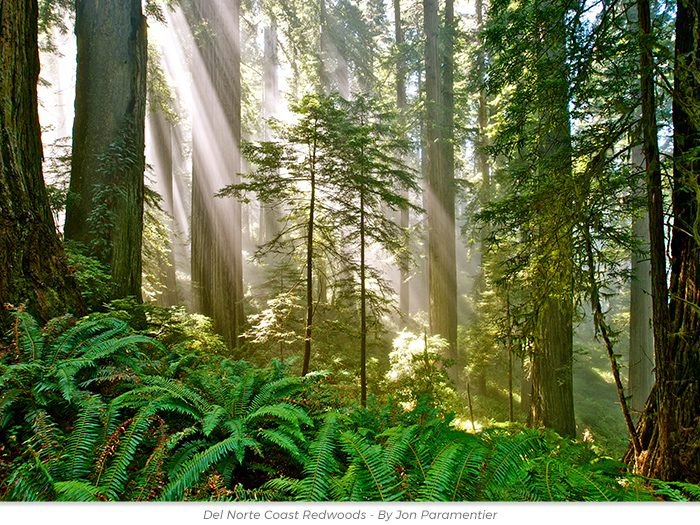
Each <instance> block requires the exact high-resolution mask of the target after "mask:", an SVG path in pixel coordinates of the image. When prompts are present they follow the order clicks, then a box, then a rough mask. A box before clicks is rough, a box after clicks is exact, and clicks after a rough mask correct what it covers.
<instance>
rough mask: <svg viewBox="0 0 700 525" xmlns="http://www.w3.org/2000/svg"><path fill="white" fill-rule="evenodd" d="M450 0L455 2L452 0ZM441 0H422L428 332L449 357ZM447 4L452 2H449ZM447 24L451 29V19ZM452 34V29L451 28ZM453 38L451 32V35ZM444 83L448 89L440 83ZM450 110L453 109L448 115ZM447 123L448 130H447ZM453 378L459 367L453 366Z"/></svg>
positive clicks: (448, 196) (448, 144)
mask: <svg viewBox="0 0 700 525" xmlns="http://www.w3.org/2000/svg"><path fill="white" fill-rule="evenodd" d="M448 3H449V4H451V2H448ZM437 4H438V3H437V0H423V8H424V31H425V94H426V99H425V105H426V128H427V140H428V144H427V168H428V208H427V212H428V226H429V233H428V258H429V263H428V272H429V277H428V279H429V283H430V285H429V286H430V293H429V295H430V308H429V317H430V332H431V334H433V335H441V336H442V337H444V338H445V339H446V340H447V342H448V344H449V350H448V357H450V358H451V359H455V360H456V357H457V271H456V261H455V221H454V216H455V208H454V152H453V149H452V148H453V145H452V141H451V137H452V126H451V123H452V118H453V117H452V116H451V111H449V110H448V111H446V110H444V108H443V103H444V100H443V99H444V97H447V103H448V104H447V105H448V106H449V107H450V108H451V107H452V86H451V78H452V62H451V61H452V49H451V44H449V45H448V44H446V46H447V51H446V53H445V58H446V67H445V69H444V70H443V74H444V77H443V78H444V80H443V82H441V75H440V69H441V61H440V56H441V55H440V53H439V49H438V48H439V46H438V5H437ZM448 7H449V6H448ZM449 13H450V10H449V9H448V19H446V23H447V24H448V25H449V28H450V29H452V24H453V19H452V18H451V17H450V14H449ZM450 34H451V31H450ZM447 40H448V42H451V37H450V38H448V39H447ZM442 85H444V88H443V87H442ZM448 113H450V114H449V115H448ZM443 127H446V128H447V129H448V131H447V132H443ZM451 376H452V378H453V379H454V378H455V371H454V370H452V371H451Z"/></svg>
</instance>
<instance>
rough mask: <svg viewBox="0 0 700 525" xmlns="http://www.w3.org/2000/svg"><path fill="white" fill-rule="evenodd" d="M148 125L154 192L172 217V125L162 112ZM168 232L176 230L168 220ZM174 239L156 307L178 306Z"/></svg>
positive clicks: (150, 118) (153, 114)
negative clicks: (152, 160)
mask: <svg viewBox="0 0 700 525" xmlns="http://www.w3.org/2000/svg"><path fill="white" fill-rule="evenodd" d="M148 124H149V129H150V136H151V140H152V148H153V154H154V157H155V161H156V163H155V165H154V172H155V179H156V188H155V189H156V191H158V193H159V194H160V196H161V197H162V198H163V201H162V207H163V210H165V211H166V212H167V213H169V214H170V215H171V216H172V217H174V216H175V203H174V197H173V193H174V191H173V182H174V181H173V145H172V124H171V123H170V122H168V120H167V118H166V117H165V115H164V114H163V112H161V111H151V112H150V113H149V115H148ZM169 222H170V224H169V227H170V229H171V230H173V231H174V230H175V229H176V227H175V225H174V221H169ZM174 243H175V239H174V238H173V237H172V236H170V238H169V239H168V244H169V246H170V252H169V253H168V260H167V265H165V264H164V265H163V267H162V268H160V275H162V276H163V282H162V284H163V287H164V289H163V293H161V294H160V295H158V297H157V298H156V302H157V304H158V305H159V306H172V305H175V304H177V303H178V295H177V278H176V274H175V252H174V250H173V249H172V247H173V245H174Z"/></svg>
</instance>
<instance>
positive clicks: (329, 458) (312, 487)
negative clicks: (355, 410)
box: [296, 413, 339, 501]
mask: <svg viewBox="0 0 700 525" xmlns="http://www.w3.org/2000/svg"><path fill="white" fill-rule="evenodd" d="M338 418H339V416H338V415H337V414H335V413H330V414H328V415H326V416H325V418H324V420H325V421H324V424H323V426H322V427H321V428H320V430H319V432H318V434H317V435H316V438H315V439H314V440H313V441H312V442H311V444H310V445H309V459H308V461H307V463H306V464H305V465H304V475H305V478H304V479H303V480H302V481H301V483H299V485H298V492H297V493H296V494H297V499H300V500H305V501H324V500H325V499H326V498H327V497H328V494H329V490H330V487H331V476H332V475H333V474H334V473H335V472H336V471H337V468H338V464H337V462H336V460H335V457H334V453H335V450H336V445H337V435H338V432H339V429H338V423H339V419H338Z"/></svg>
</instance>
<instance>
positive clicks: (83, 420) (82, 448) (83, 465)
mask: <svg viewBox="0 0 700 525" xmlns="http://www.w3.org/2000/svg"><path fill="white" fill-rule="evenodd" d="M104 410H105V404H104V402H103V401H102V400H101V399H100V396H98V395H92V396H90V397H89V398H87V399H86V400H85V401H84V402H83V406H82V409H81V410H80V413H79V414H78V419H77V420H76V422H75V425H74V427H73V432H72V433H71V436H70V438H68V442H67V443H66V454H65V458H66V461H65V462H64V463H65V476H66V478H67V479H68V480H80V479H83V480H85V479H87V476H88V474H89V473H90V472H91V471H92V467H93V466H94V464H93V460H94V453H95V448H96V442H97V439H98V437H99V433H100V426H101V419H102V415H103V413H104Z"/></svg>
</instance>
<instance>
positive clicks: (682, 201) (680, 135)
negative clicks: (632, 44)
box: [627, 0, 700, 483]
mask: <svg viewBox="0 0 700 525" xmlns="http://www.w3.org/2000/svg"><path fill="white" fill-rule="evenodd" d="M638 6H639V23H640V31H641V36H642V48H641V49H642V53H641V57H642V75H643V76H642V81H643V82H644V78H645V77H644V74H645V72H647V74H648V72H649V71H650V69H651V65H652V63H651V61H650V58H649V49H650V48H649V47H648V46H647V45H646V44H647V43H648V37H649V34H650V32H651V23H650V17H649V4H648V3H647V2H646V0H641V1H640V2H638ZM677 9H678V11H677V15H676V44H675V46H676V48H675V57H676V61H675V68H674V100H673V129H674V136H673V138H674V151H673V161H674V162H673V181H672V182H673V209H672V215H673V233H672V238H671V279H670V285H669V289H668V293H666V289H665V287H666V280H665V261H664V258H663V237H660V238H659V235H660V234H661V233H662V232H663V225H664V222H663V220H664V218H663V215H662V214H661V213H659V209H662V207H661V192H660V177H659V174H660V172H659V171H658V163H657V162H656V161H655V159H654V158H653V155H654V153H655V151H654V148H653V143H654V142H655V134H656V130H655V129H652V128H651V126H650V125H648V126H647V127H646V128H645V154H646V155H647V172H648V184H647V187H648V192H649V204H650V210H649V220H650V228H649V229H650V232H651V241H650V242H651V263H652V280H653V282H652V287H653V290H652V299H653V305H654V306H653V310H654V311H653V315H654V347H655V357H656V378H657V379H656V385H655V387H654V390H653V391H652V393H651V395H650V397H649V400H648V401H647V405H646V407H645V411H644V413H643V415H642V419H641V421H640V425H639V436H640V440H641V444H642V453H641V454H640V455H639V456H638V457H636V458H634V459H635V460H636V464H637V470H639V471H640V472H641V473H642V474H645V475H648V476H652V477H657V478H661V479H665V480H687V481H689V482H692V483H698V482H699V481H700V388H698V385H699V384H700V231H699V229H698V220H700V217H698V201H699V198H698V194H699V188H700V177H699V170H700V166H699V165H698V151H700V119H699V118H698V108H699V107H700V67H698V61H699V60H700V50H699V49H698V46H699V45H700V36H699V35H698V33H697V30H696V27H697V24H698V23H699V22H700V17H699V14H700V2H699V1H698V0H688V1H686V2H679V3H678V7H677ZM643 88H644V84H643ZM642 93H643V96H644V93H645V92H644V91H643V92H642ZM647 94H648V93H647ZM644 101H645V99H643V102H644ZM646 102H647V104H645V106H644V107H643V109H644V110H647V111H648V112H649V113H651V111H652V109H650V108H653V106H652V105H650V104H649V100H646ZM650 118H651V117H649V120H650ZM647 123H648V122H647ZM650 157H651V158H650ZM650 160H652V164H651V166H650V162H649V161H650ZM651 168H654V171H652V170H651ZM627 459H628V460H632V459H633V456H632V451H631V450H629V451H628V456H627Z"/></svg>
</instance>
